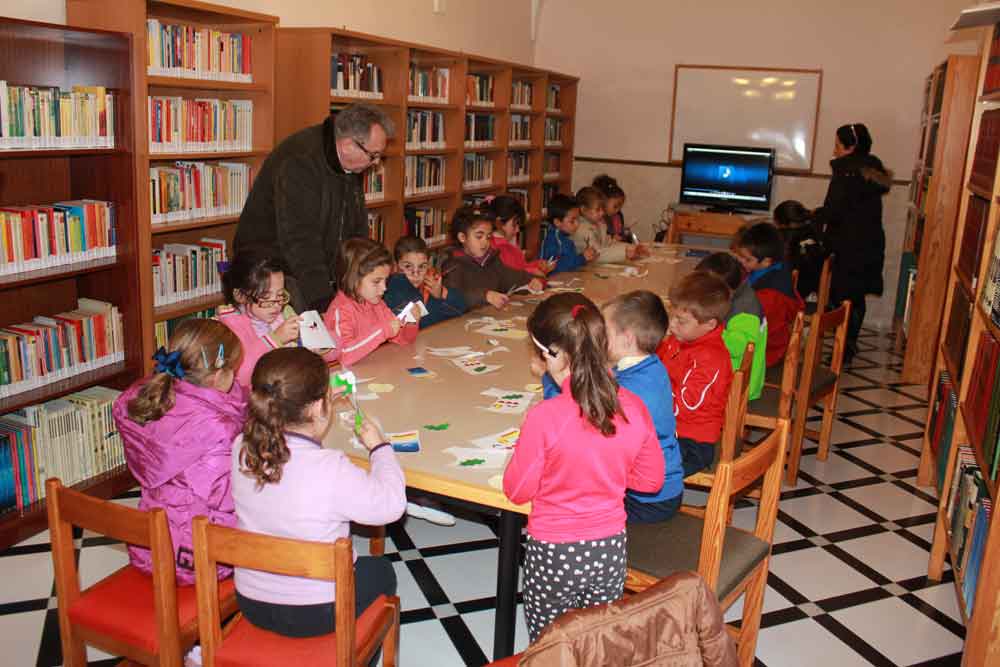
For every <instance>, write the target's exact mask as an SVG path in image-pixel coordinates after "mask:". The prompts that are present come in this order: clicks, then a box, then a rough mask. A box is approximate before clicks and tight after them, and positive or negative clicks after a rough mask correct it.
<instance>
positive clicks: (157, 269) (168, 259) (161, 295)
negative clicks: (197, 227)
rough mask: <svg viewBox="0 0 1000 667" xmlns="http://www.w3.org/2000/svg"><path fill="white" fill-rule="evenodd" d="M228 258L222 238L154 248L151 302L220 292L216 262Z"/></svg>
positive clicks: (168, 244) (167, 302) (170, 301)
mask: <svg viewBox="0 0 1000 667" xmlns="http://www.w3.org/2000/svg"><path fill="white" fill-rule="evenodd" d="M228 260H229V255H228V252H227V248H226V241H225V240H224V239H213V238H202V239H201V240H200V241H198V242H197V243H165V244H164V245H163V247H162V248H157V249H155V250H153V305H154V306H165V305H169V304H171V303H177V302H178V301H186V300H188V299H197V298H199V297H205V296H210V295H212V294H218V293H219V292H221V291H222V275H221V273H220V272H219V263H220V262H226V261H228Z"/></svg>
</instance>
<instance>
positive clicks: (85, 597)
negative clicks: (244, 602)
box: [45, 478, 236, 667]
mask: <svg viewBox="0 0 1000 667" xmlns="http://www.w3.org/2000/svg"><path fill="white" fill-rule="evenodd" d="M45 488H46V496H47V499H46V504H47V508H48V514H49V532H50V534H51V540H52V563H53V565H54V568H55V579H56V595H57V596H58V599H59V635H60V639H61V640H62V651H63V664H64V665H66V666H67V667H86V664H87V653H86V645H87V644H89V645H91V646H95V647H97V648H99V649H101V650H103V651H106V652H108V653H111V654H113V655H120V656H125V657H126V658H128V659H129V660H131V661H133V662H137V663H141V664H144V665H162V666H163V667H166V666H168V665H169V666H171V667H176V666H179V665H180V664H181V661H182V659H183V656H184V653H185V652H186V651H187V650H188V649H189V648H190V647H191V646H193V645H194V642H195V640H196V639H197V638H198V600H197V597H196V595H195V587H194V586H177V584H176V580H175V575H174V557H173V556H174V549H173V543H172V542H171V540H170V529H169V528H168V526H167V515H166V513H165V512H164V511H163V510H162V509H154V510H153V511H151V512H143V511H141V510H137V509H133V508H131V507H125V506H123V505H119V504H116V503H112V502H108V501H104V500H99V499H97V498H94V497H92V496H88V495H86V494H83V493H80V492H78V491H73V490H72V489H67V488H65V487H64V486H63V485H62V483H61V482H60V481H59V480H58V479H55V478H53V479H49V480H47V481H46V482H45ZM73 526H80V527H81V528H86V529H87V530H90V531H93V532H95V533H99V534H101V535H106V536H108V537H111V538H114V539H116V540H121V541H122V542H126V543H128V544H135V545H138V546H142V547H147V548H149V549H150V551H151V552H152V556H153V572H152V575H149V574H146V573H144V572H141V571H140V570H138V569H136V568H134V567H132V566H131V565H126V566H125V567H123V568H121V569H120V570H118V571H117V572H115V573H113V574H111V575H109V576H108V577H105V578H104V579H102V580H101V581H98V582H97V583H96V584H94V585H93V586H91V587H90V588H88V589H86V590H84V591H81V590H80V576H79V571H78V569H77V563H76V557H75V554H74V546H73ZM217 588H218V595H219V596H221V597H220V598H217V600H216V604H217V605H218V606H219V607H220V609H223V610H225V611H224V612H223V613H226V614H232V613H233V612H234V611H235V610H236V590H235V588H234V587H233V582H232V580H231V579H230V580H227V581H223V582H221V583H220V584H219V586H218V587H217Z"/></svg>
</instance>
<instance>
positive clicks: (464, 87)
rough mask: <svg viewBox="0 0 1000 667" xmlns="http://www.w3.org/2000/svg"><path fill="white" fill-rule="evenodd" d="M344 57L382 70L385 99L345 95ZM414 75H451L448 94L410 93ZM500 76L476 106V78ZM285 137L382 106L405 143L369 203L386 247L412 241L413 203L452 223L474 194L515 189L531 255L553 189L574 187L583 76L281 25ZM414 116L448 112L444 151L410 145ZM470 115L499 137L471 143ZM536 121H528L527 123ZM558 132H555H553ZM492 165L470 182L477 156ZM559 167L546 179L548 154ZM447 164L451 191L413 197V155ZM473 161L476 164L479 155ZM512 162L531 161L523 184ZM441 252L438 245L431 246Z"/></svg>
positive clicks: (279, 96) (393, 145) (280, 112)
mask: <svg viewBox="0 0 1000 667" xmlns="http://www.w3.org/2000/svg"><path fill="white" fill-rule="evenodd" d="M335 55H343V56H348V57H351V56H355V57H358V58H363V59H364V62H366V63H371V64H374V65H375V66H377V67H378V68H379V70H380V78H381V91H380V92H381V95H380V96H371V95H366V96H352V95H345V94H344V92H345V91H343V90H342V89H337V90H334V85H333V81H332V78H333V76H335V65H334V66H333V67H332V66H331V64H332V62H333V58H334V56H335ZM411 68H415V69H416V70H421V71H430V70H433V69H434V68H439V69H442V68H443V69H447V70H448V89H447V93H446V96H445V95H442V96H440V99H433V98H428V97H427V96H416V95H411V94H410V73H411ZM476 75H481V76H483V77H492V81H493V87H492V90H493V95H492V98H493V99H492V100H491V101H489V102H485V103H480V102H477V101H476V99H475V98H472V99H470V98H469V96H467V91H468V90H469V83H468V79H467V77H468V76H476ZM515 84H516V85H518V86H523V85H525V84H528V85H530V86H531V87H532V93H531V104H530V105H518V104H514V103H513V98H512V89H513V87H514V86H515ZM550 86H555V87H557V88H558V93H559V94H558V102H559V103H558V108H553V107H549V106H548V99H547V98H548V97H549V96H548V94H547V93H548V91H549V88H550ZM275 92H276V107H277V110H276V118H275V127H276V136H275V141H276V142H280V141H281V140H282V139H284V138H285V137H287V136H288V135H290V134H292V133H293V132H296V131H298V130H301V129H303V128H305V127H308V126H310V125H314V124H317V123H321V122H323V120H324V119H325V118H326V117H327V116H328V115H329V114H330V113H331V111H334V112H335V111H336V110H337V109H339V108H343V107H344V106H346V105H348V104H351V103H354V102H366V103H370V104H375V105H378V106H379V107H380V108H382V109H383V110H384V111H385V112H386V113H388V114H389V115H390V116H391V117H392V119H393V120H394V121H395V123H396V127H397V132H396V138H395V139H394V140H393V141H391V142H390V143H389V145H388V147H387V150H386V154H385V157H384V160H383V164H384V168H385V177H384V191H383V194H382V196H381V197H380V198H378V199H374V200H369V201H368V209H369V212H372V213H377V214H381V216H382V222H383V225H384V234H383V237H382V240H383V241H384V242H385V244H386V245H387V246H388V247H390V248H391V247H392V246H393V244H394V243H395V242H396V240H397V239H398V238H399V237H400V236H401V235H402V234H403V230H404V210H405V209H406V207H408V206H427V207H434V208H439V209H444V210H445V211H446V214H447V218H446V219H450V217H451V214H452V213H453V212H454V210H455V209H456V208H457V207H458V206H460V205H461V204H462V201H463V199H464V198H466V197H471V196H476V195H489V194H497V193H501V192H504V191H507V190H508V189H510V188H514V189H520V190H525V191H526V193H527V198H526V199H527V204H528V205H527V206H526V209H527V211H528V217H529V220H528V221H527V225H526V234H525V236H526V244H527V247H528V249H529V252H530V251H532V250H535V249H537V244H538V233H539V228H540V225H539V223H540V221H541V219H542V216H543V204H544V202H543V192H544V188H545V186H550V187H555V188H558V189H559V190H560V191H563V192H569V190H570V187H571V183H572V175H573V174H572V168H573V135H574V118H575V114H576V94H577V79H576V78H575V77H571V76H567V75H563V74H559V73H556V72H550V71H546V70H541V69H537V68H534V67H530V66H526V65H519V64H516V63H509V62H504V61H500V60H494V59H491V58H484V57H480V56H476V55H470V54H464V53H458V52H454V51H448V50H445V49H438V48H434V47H430V46H426V45H420V44H413V43H408V42H401V41H398V40H393V39H388V38H383V37H378V36H375V35H368V34H363V33H357V32H352V31H348V30H341V29H337V28H280V29H278V31H277V83H276V86H275ZM411 112H432V113H440V114H441V118H443V121H444V142H443V145H436V146H434V147H422V146H421V147H415V146H413V145H411V146H407V142H406V135H407V119H408V116H409V114H410V113H411ZM467 114H477V115H479V116H480V117H483V116H490V117H492V121H491V122H492V124H493V127H494V130H495V133H494V138H493V140H492V141H488V142H485V141H484V142H479V143H476V144H475V145H473V144H469V143H467V142H466V136H465V125H466V116H467ZM515 117H520V118H521V119H522V122H525V123H526V124H527V125H528V126H529V127H530V139H529V140H528V141H522V142H521V143H513V142H512V141H511V139H510V136H511V127H512V123H513V122H514V120H515ZM525 117H527V120H526V121H524V120H523V119H524V118H525ZM556 121H558V123H559V129H560V132H559V135H560V136H559V140H558V141H556V140H551V141H548V142H547V141H546V140H545V129H546V123H547V122H549V123H555V122H556ZM553 127H554V126H553ZM477 155H482V156H485V158H481V159H485V160H489V159H492V160H493V178H492V182H491V183H489V184H479V183H477V184H475V185H471V184H467V183H465V182H464V179H463V175H464V174H463V165H464V164H465V162H466V160H467V159H475V157H474V156H477ZM547 155H548V157H549V160H550V164H554V162H555V156H558V163H559V170H558V172H555V173H548V174H546V173H545V171H544V170H545V166H546V156H547ZM421 156H430V157H434V158H437V157H440V158H442V161H443V163H444V165H445V167H444V182H443V188H442V189H441V190H440V191H438V192H428V193H419V194H414V193H409V194H408V193H407V192H406V189H405V187H406V186H405V182H406V168H407V167H406V164H407V158H411V161H412V158H414V157H421ZM470 156H473V157H470ZM511 160H526V161H527V164H528V165H529V176H528V178H527V179H524V180H519V179H518V180H512V179H509V178H508V164H509V162H510V161H511ZM432 245H438V244H432Z"/></svg>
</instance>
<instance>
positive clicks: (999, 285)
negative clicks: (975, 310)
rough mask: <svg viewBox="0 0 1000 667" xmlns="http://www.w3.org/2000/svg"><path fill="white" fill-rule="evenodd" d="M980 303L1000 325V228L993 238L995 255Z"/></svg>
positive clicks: (991, 260) (987, 271) (990, 263)
mask: <svg viewBox="0 0 1000 667" xmlns="http://www.w3.org/2000/svg"><path fill="white" fill-rule="evenodd" d="M980 305H981V306H982V308H983V312H985V313H986V315H987V316H988V317H989V318H990V319H991V320H992V321H993V324H995V325H997V326H998V327H1000V229H998V230H997V233H996V236H995V237H994V238H993V256H992V257H990V259H989V264H988V265H987V268H986V278H985V280H984V281H983V291H982V295H981V296H980Z"/></svg>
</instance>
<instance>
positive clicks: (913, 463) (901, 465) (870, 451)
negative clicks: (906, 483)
mask: <svg viewBox="0 0 1000 667" xmlns="http://www.w3.org/2000/svg"><path fill="white" fill-rule="evenodd" d="M847 451H848V453H849V454H850V455H851V456H856V457H858V458H859V459H861V460H862V461H864V462H865V463H870V464H872V465H873V466H875V467H877V468H878V469H879V470H883V471H885V472H898V471H900V470H912V469H913V468H916V467H917V464H918V463H920V457H918V456H915V455H913V454H911V453H909V452H905V451H903V450H902V449H900V448H899V447H895V446H893V445H891V444H889V443H886V442H877V443H874V444H871V445H864V446H862V447H852V448H850V449H849V450H847Z"/></svg>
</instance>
